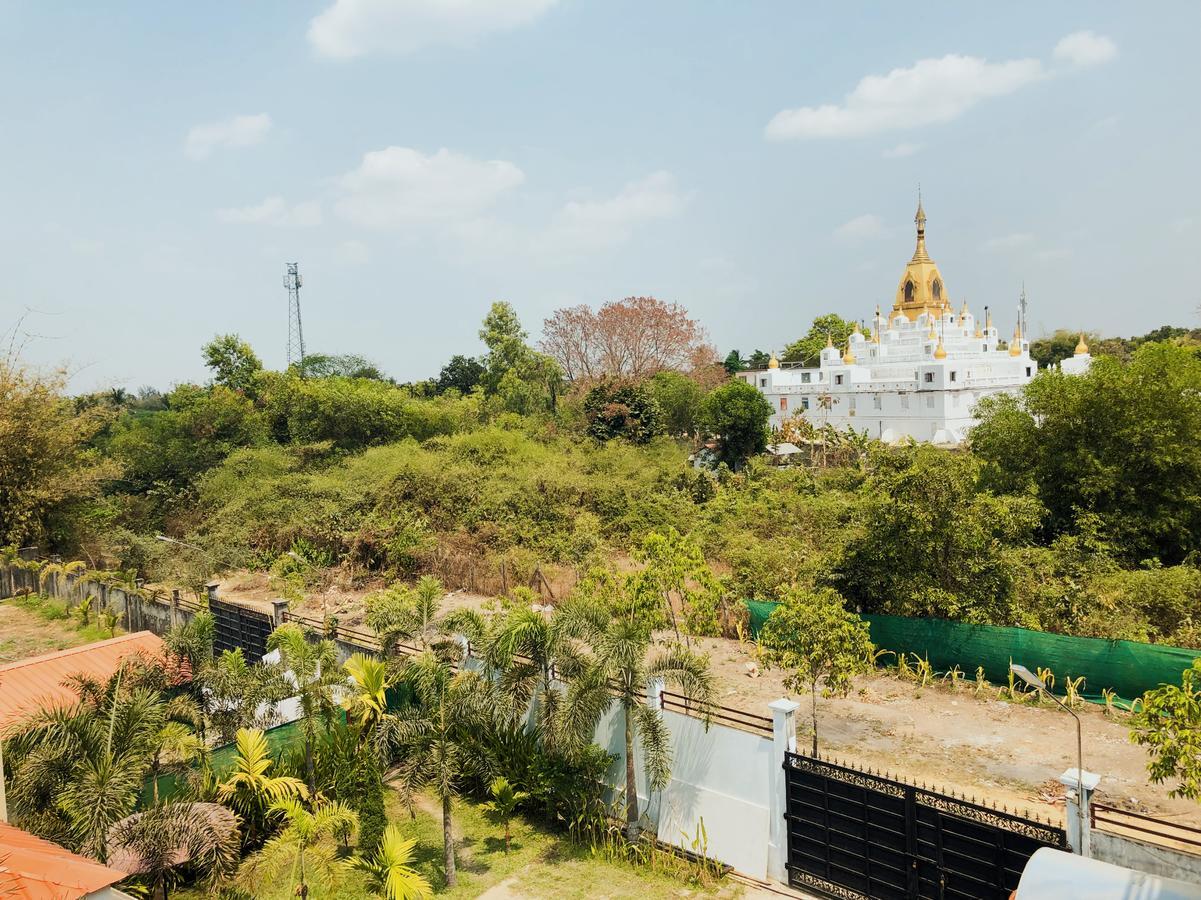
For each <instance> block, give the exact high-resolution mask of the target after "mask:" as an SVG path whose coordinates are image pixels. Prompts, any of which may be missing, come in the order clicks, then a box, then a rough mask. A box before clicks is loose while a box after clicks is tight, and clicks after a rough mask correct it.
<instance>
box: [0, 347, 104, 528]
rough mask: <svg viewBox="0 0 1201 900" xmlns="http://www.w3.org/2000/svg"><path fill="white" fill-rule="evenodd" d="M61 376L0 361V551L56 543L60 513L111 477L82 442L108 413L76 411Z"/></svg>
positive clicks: (92, 435)
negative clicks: (65, 396)
mask: <svg viewBox="0 0 1201 900" xmlns="http://www.w3.org/2000/svg"><path fill="white" fill-rule="evenodd" d="M65 386H66V375H65V373H63V372H55V373H52V374H39V373H35V372H32V371H30V370H27V369H24V368H22V367H20V366H18V365H16V364H15V363H14V362H13V361H10V360H3V359H0V423H3V424H2V425H0V460H3V463H2V464H0V510H3V515H0V546H8V545H10V544H15V545H17V546H24V545H26V544H35V543H39V542H45V541H46V539H47V537H53V538H60V537H62V530H63V529H64V525H65V518H66V515H67V514H69V513H70V512H71V510H72V509H75V508H78V507H79V506H81V505H83V504H85V503H88V502H89V501H91V500H92V499H93V498H96V497H98V496H99V494H100V490H101V486H102V484H103V482H104V481H105V480H106V479H108V478H110V477H112V476H114V475H116V474H117V466H116V465H115V464H114V463H113V462H111V461H106V460H105V459H104V458H103V457H102V456H101V455H100V454H98V453H96V451H94V450H92V449H89V445H90V443H91V441H92V440H93V438H95V437H96V436H97V435H98V434H99V433H100V432H101V431H102V430H103V429H104V428H105V427H106V425H107V424H108V423H109V422H110V421H111V419H112V416H113V413H112V411H111V409H109V408H105V407H100V406H95V407H91V408H88V409H84V410H82V411H79V412H76V411H75V410H74V409H73V408H72V405H71V404H70V402H68V401H67V400H66V399H65V398H64V397H63V394H62V392H63V389H64V388H65Z"/></svg>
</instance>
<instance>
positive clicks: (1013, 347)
mask: <svg viewBox="0 0 1201 900" xmlns="http://www.w3.org/2000/svg"><path fill="white" fill-rule="evenodd" d="M1009 355H1010V356H1021V355H1022V328H1021V326H1020V325H1018V326H1015V327H1014V329H1013V340H1012V341H1010V342H1009Z"/></svg>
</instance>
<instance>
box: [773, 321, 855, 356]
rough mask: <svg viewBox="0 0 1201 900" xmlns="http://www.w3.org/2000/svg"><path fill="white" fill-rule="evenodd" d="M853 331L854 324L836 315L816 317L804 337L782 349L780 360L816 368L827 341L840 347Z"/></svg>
mask: <svg viewBox="0 0 1201 900" xmlns="http://www.w3.org/2000/svg"><path fill="white" fill-rule="evenodd" d="M854 330H855V323H854V322H848V321H847V320H846V319H844V318H843V317H842V316H840V315H838V314H837V313H826V314H825V315H824V316H818V317H817V318H816V319H814V320H813V324H812V325H810V326H809V330H808V331H807V332H805V336H804V337H802V338H798V339H797V340H795V341H793V342H792V343H791V344H789V345H788V346H787V347H786V348H784V356H783V357H781V358H782V359H783V360H784V361H785V362H799V363H801V364H802V365H804V366H816V365H817V364H818V362H819V360H820V358H821V352H822V348H823V347H825V346H826V344H827V343H828V342H829V341H833V342H834V344H835V345H836V346H839V347H841V346H842V345H843V344H845V343H846V342H847V340H848V339H849V338H850V336H851V332H853V331H854Z"/></svg>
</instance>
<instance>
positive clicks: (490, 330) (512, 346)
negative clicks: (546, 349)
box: [480, 300, 532, 394]
mask: <svg viewBox="0 0 1201 900" xmlns="http://www.w3.org/2000/svg"><path fill="white" fill-rule="evenodd" d="M526 337H527V334H526V331H525V329H524V328H522V327H521V320H520V319H518V318H517V311H516V310H515V309H513V307H512V305H511V304H509V303H506V302H504V301H503V300H498V301H496V302H495V303H493V304H492V308H491V309H489V310H488V315H486V316H484V323H483V327H481V328H480V340H481V341H483V342H484V346H486V347H487V348H488V355H487V356H486V357H485V359H484V373H483V377H482V378H481V382H482V383H483V385H484V389H485V390H486V391H487V392H488V393H490V394H494V393H496V392H497V390H498V389H499V388H500V382H501V379H502V378H504V376H505V374H506V373H507V372H511V371H513V370H515V369H518V368H520V367H522V366H523V364H524V363H525V362H526V361H527V360H528V359H529V357H530V355H531V353H532V351H531V350H530V348H529V347H527V346H526V343H525V339H526Z"/></svg>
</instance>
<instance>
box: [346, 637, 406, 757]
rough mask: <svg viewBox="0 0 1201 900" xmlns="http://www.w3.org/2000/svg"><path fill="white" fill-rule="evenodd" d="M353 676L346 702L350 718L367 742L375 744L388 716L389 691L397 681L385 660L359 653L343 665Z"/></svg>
mask: <svg viewBox="0 0 1201 900" xmlns="http://www.w3.org/2000/svg"><path fill="white" fill-rule="evenodd" d="M342 668H343V669H345V670H346V674H347V675H349V676H350V682H351V691H350V693H349V694H348V695H347V696H346V698H345V699H344V700H343V701H342V706H343V707H344V708H345V709H346V715H347V716H348V717H349V718H350V720H351V721H352V722H353V723H354V724H355V725H356V726H358V729H359V734H360V736H361V737H362V738H363V740H364V742H366V741H369V740H371V739H372V738H373V737H374V736H375V734H376V731H377V729H378V728H379V724H380V722H382V721H383V719H384V716H386V715H387V714H388V696H387V695H388V688H390V687H392V684H393V680H392V678H391V677H390V676H389V675H388V664H387V663H386V662H384V660H382V659H376V658H375V657H372V656H366V655H364V654H362V653H356V654H354V655H353V656H351V657H350V659H348V660H346V662H345V663H343V664H342Z"/></svg>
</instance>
